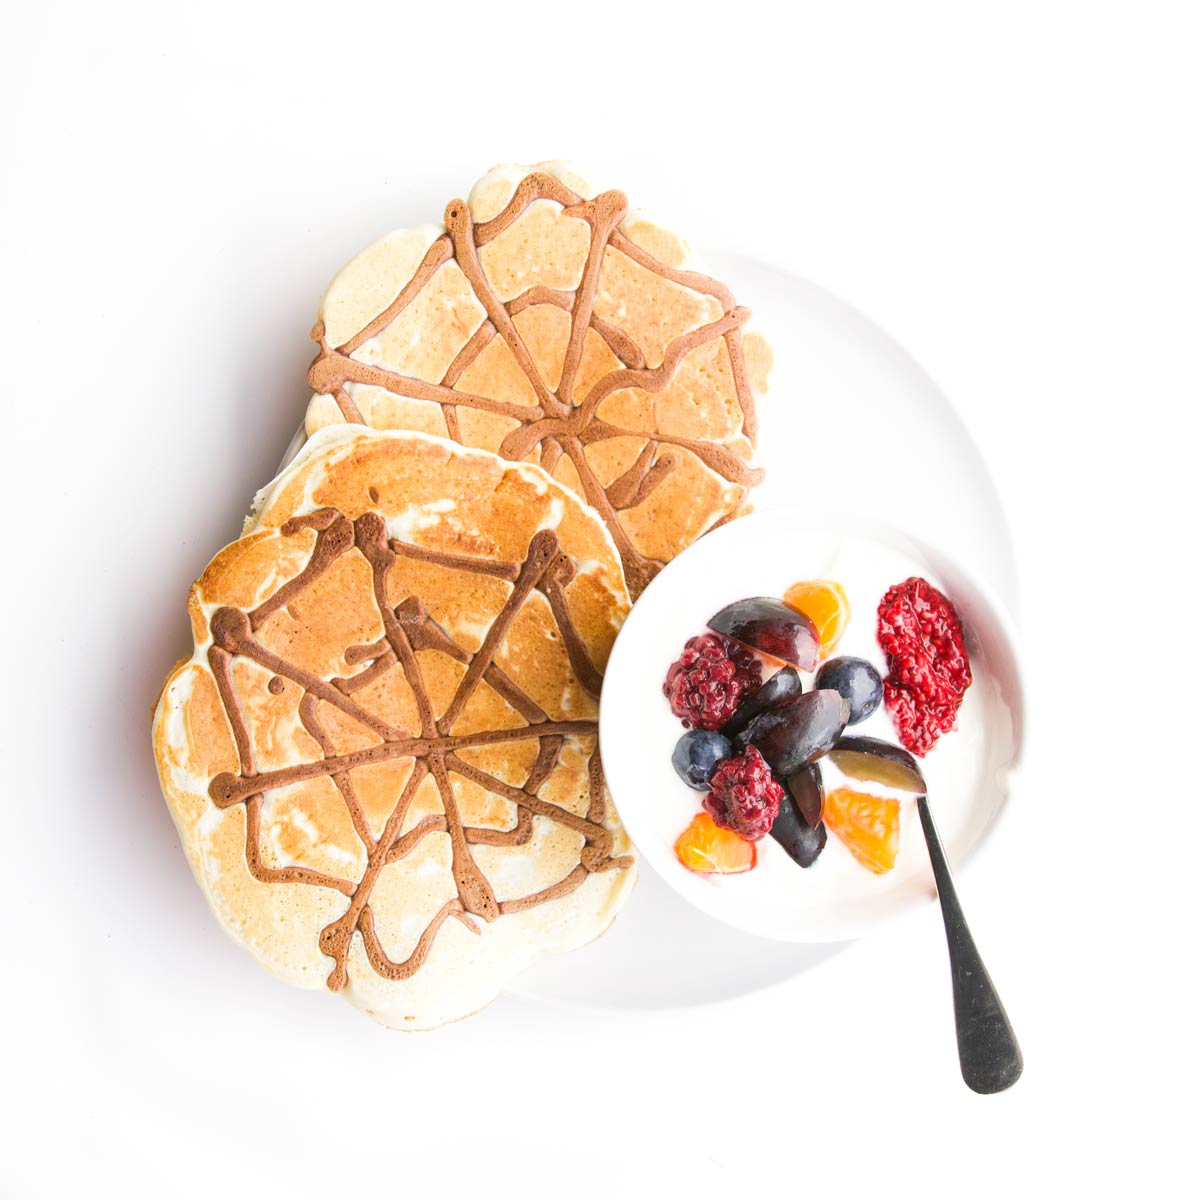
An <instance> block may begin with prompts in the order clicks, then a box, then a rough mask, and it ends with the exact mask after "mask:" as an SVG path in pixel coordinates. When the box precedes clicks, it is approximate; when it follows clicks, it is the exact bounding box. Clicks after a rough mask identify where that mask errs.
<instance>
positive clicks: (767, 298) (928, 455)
mask: <svg viewBox="0 0 1200 1200" xmlns="http://www.w3.org/2000/svg"><path fill="white" fill-rule="evenodd" d="M707 257H708V261H709V264H710V265H711V267H712V269H713V271H714V272H715V273H716V274H717V275H718V276H719V277H720V278H722V279H725V280H726V281H727V282H728V283H729V284H730V286H731V287H732V288H733V290H734V293H735V294H736V295H737V296H738V297H739V299H741V300H742V301H743V302H744V303H746V304H748V305H749V306H750V307H751V308H752V309H753V311H754V322H755V324H756V326H757V327H758V328H760V329H762V330H763V332H764V333H765V334H766V335H767V337H768V338H769V339H770V341H771V344H772V346H773V348H774V350H775V359H776V362H775V369H774V371H773V372H772V375H771V390H770V393H769V395H768V396H767V397H766V398H765V399H764V400H763V401H762V403H761V405H760V409H759V418H760V440H759V455H760V461H761V462H762V464H763V465H764V466H765V467H766V469H767V480H766V482H765V483H764V484H763V486H762V487H760V488H758V489H757V490H756V492H755V494H754V504H755V508H756V509H757V510H758V511H759V512H765V511H769V510H770V509H772V508H782V507H788V506H795V505H797V504H802V505H803V506H804V507H805V508H806V510H807V511H808V512H809V513H810V515H813V516H817V515H819V514H821V513H823V512H824V513H831V514H834V515H837V516H843V517H844V516H858V517H863V518H867V519H875V520H883V521H887V522H889V523H891V524H892V525H896V526H899V527H902V528H904V529H908V530H911V531H913V532H914V533H916V534H918V535H919V536H920V537H922V538H923V539H925V540H927V541H928V542H930V543H932V544H934V545H936V546H938V547H940V548H941V549H942V550H943V551H944V552H945V553H947V554H948V555H951V556H953V558H954V559H955V560H956V561H957V562H958V563H960V564H961V565H962V566H963V568H964V569H965V570H966V571H967V572H968V573H969V574H970V575H973V576H975V577H977V578H979V579H981V580H983V581H984V582H985V583H986V584H988V585H989V586H990V587H991V589H992V590H993V592H994V593H995V594H996V595H997V596H998V597H999V599H1000V601H1001V602H1002V603H1004V604H1006V605H1007V606H1008V608H1009V609H1010V610H1013V609H1015V606H1016V599H1017V594H1016V593H1017V581H1016V570H1015V566H1014V561H1013V552H1012V545H1011V542H1010V540H1009V535H1008V529H1007V526H1006V524H1005V519H1004V514H1003V510H1002V508H1001V505H1000V501H999V498H998V496H997V495H996V491H995V488H994V487H993V485H992V482H991V478H990V476H989V473H988V470H987V467H986V465H985V464H984V461H983V459H982V457H981V455H980V453H979V451H978V449H977V448H976V446H975V444H974V443H973V442H972V441H971V438H970V436H969V435H968V433H967V431H966V429H965V428H964V427H963V425H962V422H961V421H960V420H959V418H958V416H957V415H956V414H955V412H954V410H953V408H952V407H951V406H950V404H949V402H948V401H947V400H946V398H945V397H944V396H943V395H942V393H941V392H940V391H939V390H938V388H937V385H936V384H935V383H934V382H933V380H932V379H930V378H929V376H928V375H927V374H926V373H925V372H924V371H923V370H922V369H921V367H920V366H919V365H918V364H917V363H916V362H914V361H913V359H912V358H911V357H910V356H909V355H908V354H907V353H906V352H905V351H904V350H902V349H901V348H900V347H899V346H898V345H897V344H896V343H895V342H894V341H893V340H892V339H891V338H890V337H889V336H888V335H887V334H886V333H884V332H883V330H881V329H880V328H879V327H878V326H877V325H875V324H873V323H872V322H871V321H869V320H867V319H866V318H865V317H864V316H863V315H862V314H861V313H859V312H857V311H856V310H855V309H853V308H851V307H850V306H849V305H847V304H844V303H843V302H842V301H840V300H838V299H837V298H836V297H834V296H832V295H831V294H830V293H829V292H827V291H825V290H823V289H822V288H819V287H817V286H816V285H814V284H812V283H809V282H807V281H806V280H804V279H801V278H800V277H798V276H795V275H791V274H789V273H787V272H784V271H780V270H778V269H777V268H774V267H771V266H769V265H767V264H764V263H760V262H757V261H754V260H751V259H745V258H740V257H737V258H735V257H725V256H716V255H708V256H707ZM900 476H903V486H899V485H898V483H897V480H898V478H899V477H900ZM884 481H887V482H888V486H886V487H885V486H884ZM733 598H734V597H730V599H733ZM952 849H953V848H952ZM951 860H952V862H953V861H955V859H954V854H953V853H952V854H951ZM838 946H839V943H827V944H821V945H801V944H791V943H787V942H782V941H775V940H770V939H768V938H764V937H757V936H755V935H753V934H749V933H745V932H743V931H741V930H738V929H734V928H732V927H730V926H728V925H726V924H725V923H723V922H721V921H718V920H717V919H715V918H713V917H710V916H707V915H706V914H704V913H702V912H701V911H699V910H698V909H697V908H695V907H694V906H692V905H691V904H689V903H687V902H686V901H684V900H683V899H682V898H680V897H679V896H678V895H677V894H676V893H675V892H674V891H672V890H671V888H669V887H668V886H667V885H666V884H665V883H664V882H663V881H662V880H661V879H660V878H659V877H657V876H656V875H655V873H654V870H653V868H652V867H651V866H650V865H649V864H648V863H646V862H645V861H644V860H643V863H642V875H641V879H640V880H639V882H638V885H637V888H636V889H635V891H634V893H633V896H632V897H631V899H630V901H629V903H628V905H627V906H626V908H625V909H624V911H623V912H622V913H621V915H620V916H619V917H618V919H617V921H616V923H615V924H614V925H613V927H612V929H611V930H609V932H608V933H607V934H605V936H604V937H602V938H601V939H600V940H599V941H597V942H595V943H593V944H592V945H591V946H587V947H585V948H584V949H582V950H577V951H575V952H573V953H572V954H569V955H566V956H564V957H562V958H552V959H543V960H542V961H541V962H539V963H538V964H536V965H535V966H533V967H531V968H530V969H529V970H527V971H526V972H524V973H523V974H522V975H521V976H520V978H519V979H517V980H516V981H515V982H514V984H513V985H512V986H511V988H510V989H509V990H510V991H512V992H514V993H516V994H518V995H526V996H531V997H536V998H539V999H545V1000H554V1001H559V1002H564V1003H570V1004H585V1005H594V1006H598V1007H603V1008H625V1009H641V1008H673V1007H681V1006H687V1005H694V1004H705V1003H711V1002H715V1001H719V1000H723V999H728V998H730V997H732V996H735V995H740V994H744V993H748V992H753V991H757V990H759V989H761V988H765V987H769V986H771V985H773V984H776V983H780V982H782V981H783V980H785V979H787V978H789V977H791V976H793V975H796V974H797V973H799V972H801V971H804V970H806V969H808V968H809V967H812V966H815V965H817V964H818V963H820V962H822V961H823V960H824V959H826V958H828V957H829V956H830V955H831V954H834V953H836V951H837V949H838ZM714 961H720V962H721V963H722V964H723V969H722V970H721V971H720V972H714V971H712V970H711V963H712V962H714Z"/></svg>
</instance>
